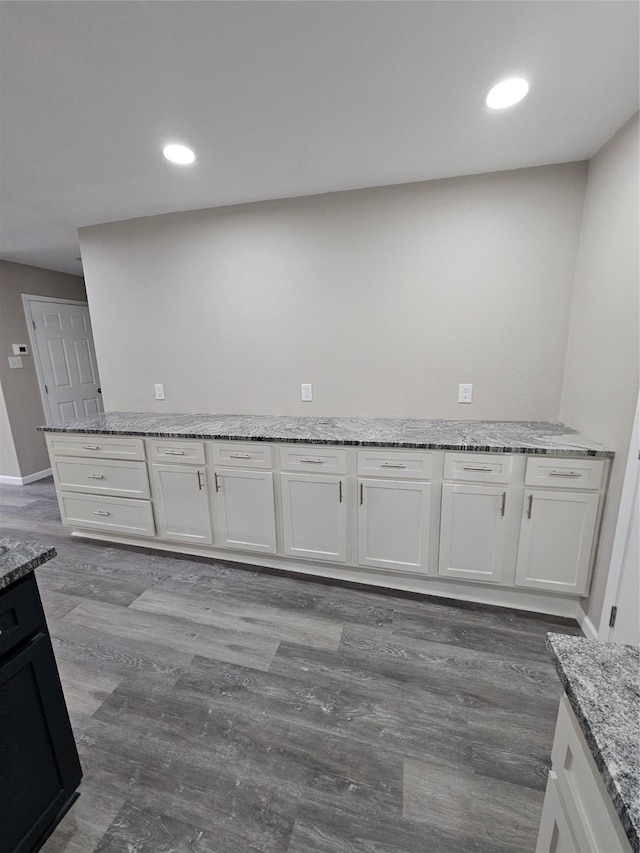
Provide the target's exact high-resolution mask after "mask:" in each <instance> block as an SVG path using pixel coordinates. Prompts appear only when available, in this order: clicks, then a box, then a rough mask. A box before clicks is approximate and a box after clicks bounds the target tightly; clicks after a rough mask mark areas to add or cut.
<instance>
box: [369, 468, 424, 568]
mask: <svg viewBox="0 0 640 853" xmlns="http://www.w3.org/2000/svg"><path fill="white" fill-rule="evenodd" d="M430 518H431V486H430V484H429V483H416V482H411V481H408V482H401V481H396V480H360V481H359V482H358V562H359V563H360V565H361V566H376V567H377V568H382V569H391V570H395V571H405V572H416V571H421V572H426V571H427V564H428V559H429V524H430Z"/></svg>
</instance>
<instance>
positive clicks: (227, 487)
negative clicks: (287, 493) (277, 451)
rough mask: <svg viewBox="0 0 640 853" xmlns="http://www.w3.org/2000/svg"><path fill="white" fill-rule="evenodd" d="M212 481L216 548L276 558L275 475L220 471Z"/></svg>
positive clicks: (229, 470)
mask: <svg viewBox="0 0 640 853" xmlns="http://www.w3.org/2000/svg"><path fill="white" fill-rule="evenodd" d="M213 477H214V493H213V494H214V506H215V515H216V539H217V544H218V545H219V546H220V547H222V548H238V549H240V550H242V551H262V552H264V553H266V554H275V552H276V517H275V508H274V500H273V474H272V473H271V472H270V471H245V470H244V469H239V470H233V469H231V468H218V469H216V471H215V472H214V475H213Z"/></svg>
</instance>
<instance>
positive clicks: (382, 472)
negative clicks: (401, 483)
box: [358, 450, 435, 480]
mask: <svg viewBox="0 0 640 853" xmlns="http://www.w3.org/2000/svg"><path fill="white" fill-rule="evenodd" d="M434 455H435V454H433V453H421V452H417V451H399V452H395V453H394V452H393V451H384V450H358V476H360V477H393V478H394V479H396V480H397V479H409V480H429V479H431V477H432V476H433V470H434Z"/></svg>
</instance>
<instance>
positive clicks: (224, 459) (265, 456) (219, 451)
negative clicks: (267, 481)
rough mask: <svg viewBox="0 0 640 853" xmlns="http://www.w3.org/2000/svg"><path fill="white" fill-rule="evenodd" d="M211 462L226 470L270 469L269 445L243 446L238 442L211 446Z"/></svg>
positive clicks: (243, 444)
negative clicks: (222, 466)
mask: <svg viewBox="0 0 640 853" xmlns="http://www.w3.org/2000/svg"><path fill="white" fill-rule="evenodd" d="M210 452H211V461H212V462H213V464H214V465H224V466H225V467H227V468H271V467H272V462H271V445H269V444H264V445H262V444H245V443H243V442H240V441H234V442H229V443H228V444H212V445H211V447H210Z"/></svg>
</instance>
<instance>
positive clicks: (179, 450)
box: [147, 438, 205, 465]
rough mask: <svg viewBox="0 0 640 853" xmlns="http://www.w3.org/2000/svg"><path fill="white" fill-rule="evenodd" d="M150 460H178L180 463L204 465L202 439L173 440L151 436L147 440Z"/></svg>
mask: <svg viewBox="0 0 640 853" xmlns="http://www.w3.org/2000/svg"><path fill="white" fill-rule="evenodd" d="M147 448H148V452H149V459H150V460H151V461H152V462H180V464H181V465H204V461H205V460H204V442H203V441H173V440H172V439H163V438H151V439H148V441H147Z"/></svg>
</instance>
